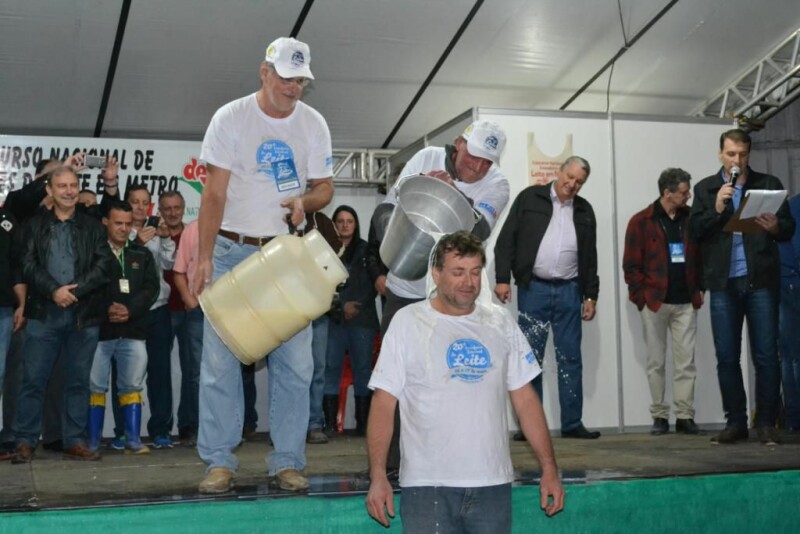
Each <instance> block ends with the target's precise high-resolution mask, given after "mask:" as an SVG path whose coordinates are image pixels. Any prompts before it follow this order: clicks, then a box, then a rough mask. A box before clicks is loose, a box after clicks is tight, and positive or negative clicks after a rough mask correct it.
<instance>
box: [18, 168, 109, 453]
mask: <svg viewBox="0 0 800 534" xmlns="http://www.w3.org/2000/svg"><path fill="white" fill-rule="evenodd" d="M46 188H47V194H48V195H49V196H50V197H51V198H52V200H53V209H52V211H46V212H43V213H40V214H38V215H37V216H35V217H34V218H33V219H31V220H30V221H29V222H28V224H27V225H26V227H25V229H24V235H23V241H22V250H23V253H22V274H23V280H24V281H25V282H26V283H27V284H28V302H27V306H26V307H25V316H26V318H27V319H28V325H27V327H26V330H27V338H26V340H25V347H24V354H25V359H24V361H23V380H22V385H21V386H20V389H19V393H18V401H17V412H16V417H15V420H14V434H15V436H16V443H17V446H16V450H15V453H16V454H15V457H14V460H13V462H14V463H28V462H30V461H31V459H32V457H33V449H34V448H35V447H36V442H37V440H38V439H39V434H40V431H41V418H42V399H43V396H44V390H45V387H46V385H47V379H48V377H49V375H50V372H51V371H52V368H53V364H54V361H55V359H56V357H57V356H58V354H59V352H61V351H62V350H64V354H65V356H66V359H65V361H64V362H63V364H64V368H63V371H64V400H63V405H64V426H63V430H62V437H63V445H64V458H65V459H70V460H99V459H100V455H99V454H97V453H94V452H91V451H89V450H88V449H87V448H86V444H85V442H84V439H83V434H84V431H85V429H86V416H87V413H88V411H87V409H86V406H87V405H88V403H89V370H90V368H91V365H92V359H93V357H94V351H95V348H96V346H97V336H98V329H99V327H98V325H99V324H100V323H101V322H103V320H104V317H105V305H104V297H105V295H104V291H105V285H106V284H107V283H108V280H109V273H110V271H111V261H113V258H112V256H111V253H110V250H109V248H108V243H107V242H106V235H105V230H104V228H103V226H102V225H101V224H100V223H99V222H98V221H97V220H95V219H93V218H92V217H90V216H88V215H84V214H82V213H80V212H78V211H76V209H75V206H76V204H77V202H78V192H79V188H78V176H77V175H76V174H75V171H73V170H72V169H71V168H69V167H61V168H58V169H56V170H54V171H53V173H52V174H51V176H50V178H49V179H48V183H47V186H46Z"/></svg>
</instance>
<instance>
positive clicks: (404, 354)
mask: <svg viewBox="0 0 800 534" xmlns="http://www.w3.org/2000/svg"><path fill="white" fill-rule="evenodd" d="M493 308H494V309H493ZM496 308H497V307H496V305H489V306H488V307H483V306H477V307H476V309H475V311H473V312H472V313H471V314H469V315H464V316H452V315H446V314H443V313H439V312H438V311H436V310H434V309H433V307H432V306H431V303H430V301H429V300H425V301H423V302H417V303H415V304H411V305H409V306H406V307H405V308H403V309H401V310H400V311H398V312H397V315H395V316H394V318H393V319H392V324H391V325H390V326H389V330H388V331H387V333H386V336H385V337H384V339H383V344H382V346H381V354H380V357H379V358H378V362H377V364H376V365H375V370H374V371H373V372H372V378H371V379H370V382H369V387H370V388H371V389H382V390H384V391H386V392H387V393H390V394H391V395H392V396H394V397H396V398H397V399H398V401H399V404H400V420H401V429H402V430H401V432H400V451H401V462H400V485H401V486H403V487H410V486H449V487H480V486H492V485H497V484H505V483H508V482H511V481H512V480H513V479H514V468H513V466H512V464H511V456H510V453H509V445H508V421H507V419H506V399H507V397H508V392H509V391H513V390H515V389H518V388H520V387H522V386H524V385H525V384H527V383H528V382H530V381H531V380H533V379H534V378H535V377H536V376H538V375H539V373H541V369H540V367H539V363H538V362H537V361H536V358H535V357H534V356H533V352H532V351H531V348H530V346H529V345H528V342H527V340H526V339H525V336H524V335H523V334H522V331H521V330H520V329H519V326H517V324H516V322H515V321H514V320H513V318H512V317H511V315H510V314H508V313H506V312H504V311H503V310H497V309H496Z"/></svg>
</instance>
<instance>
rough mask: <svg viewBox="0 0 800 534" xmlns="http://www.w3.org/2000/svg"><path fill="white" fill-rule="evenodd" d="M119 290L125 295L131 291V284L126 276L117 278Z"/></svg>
mask: <svg viewBox="0 0 800 534" xmlns="http://www.w3.org/2000/svg"><path fill="white" fill-rule="evenodd" d="M119 292H120V293H124V294H126V295H127V294H128V293H130V292H131V284H130V282H128V279H127V278H120V279H119Z"/></svg>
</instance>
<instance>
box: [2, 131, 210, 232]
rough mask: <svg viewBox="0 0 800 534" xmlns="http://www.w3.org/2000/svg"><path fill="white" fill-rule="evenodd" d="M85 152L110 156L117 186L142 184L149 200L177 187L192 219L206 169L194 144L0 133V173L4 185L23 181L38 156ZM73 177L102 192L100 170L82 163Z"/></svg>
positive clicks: (15, 185) (82, 186) (60, 157)
mask: <svg viewBox="0 0 800 534" xmlns="http://www.w3.org/2000/svg"><path fill="white" fill-rule="evenodd" d="M81 152H82V153H85V154H89V155H96V156H103V157H105V156H111V157H114V158H116V159H117V162H118V163H119V184H120V191H121V193H122V194H124V192H125V190H126V189H127V188H128V187H130V186H131V185H137V184H142V185H144V186H146V187H147V189H148V190H149V191H150V195H151V196H152V199H153V203H154V204H157V203H158V197H159V196H160V195H161V194H162V193H164V192H165V191H180V192H181V194H182V195H183V197H184V198H185V199H186V214H185V216H184V219H185V220H186V221H187V222H188V221H190V220H193V219H196V218H197V212H198V210H199V209H200V195H201V193H202V192H203V186H204V185H205V180H206V168H205V166H203V165H201V164H200V162H199V161H198V159H199V155H200V143H199V142H192V141H156V140H145V139H102V138H101V139H96V138H92V137H37V136H14V135H3V136H0V177H2V178H3V180H2V181H3V182H5V184H7V185H6V187H7V189H8V190H11V191H13V190H15V189H19V188H21V187H23V186H24V185H27V184H29V183H30V182H31V181H32V180H33V179H34V178H35V175H36V165H38V164H39V162H40V161H42V160H47V159H57V160H61V161H63V160H65V159H66V158H67V157H69V156H71V155H73V154H77V153H81ZM78 174H79V176H78V179H79V186H80V189H82V190H83V189H89V190H91V191H94V192H95V193H96V194H98V195H102V194H103V180H102V178H101V177H100V169H95V168H86V169H83V170H82V171H80V172H79V173H78Z"/></svg>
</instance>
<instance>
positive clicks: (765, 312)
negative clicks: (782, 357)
mask: <svg viewBox="0 0 800 534" xmlns="http://www.w3.org/2000/svg"><path fill="white" fill-rule="evenodd" d="M745 317H746V318H747V333H748V336H749V338H750V354H751V356H752V358H753V365H754V367H755V370H756V427H759V426H774V425H775V422H776V420H777V417H778V404H779V400H780V381H781V377H780V367H779V364H778V298H777V295H776V294H775V292H774V291H772V290H770V289H757V290H750V289H749V288H748V283H747V277H746V276H740V277H737V278H731V279H729V280H728V286H727V288H726V289H724V290H721V291H712V292H711V330H712V333H713V335H714V348H715V349H716V352H717V378H718V379H719V389H720V392H721V393H722V408H723V409H724V410H725V417H726V419H727V421H728V426H732V427H739V428H747V397H746V395H745V391H744V380H743V378H742V367H741V363H740V360H741V356H742V325H743V322H744V319H745Z"/></svg>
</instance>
